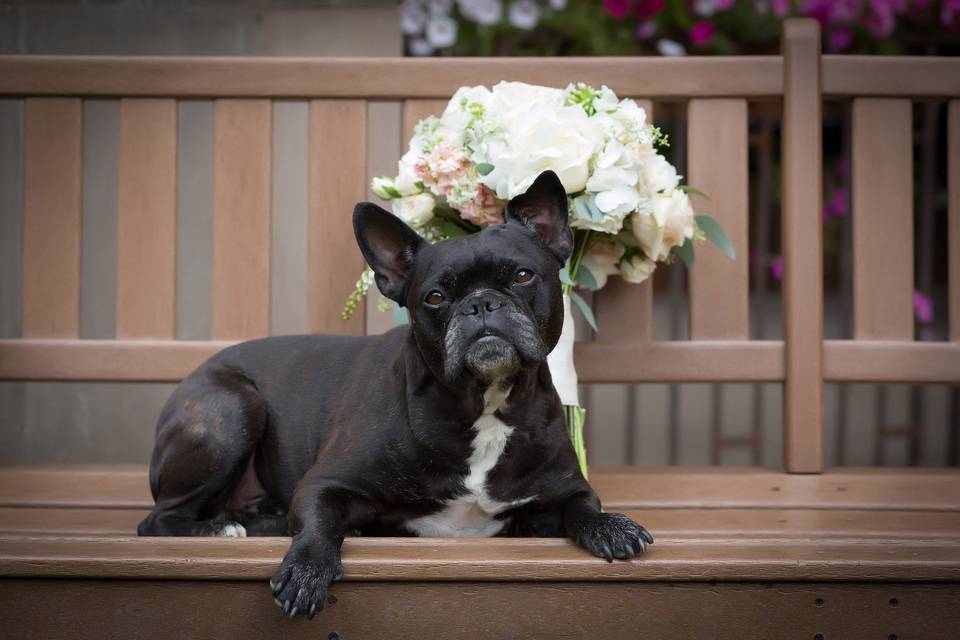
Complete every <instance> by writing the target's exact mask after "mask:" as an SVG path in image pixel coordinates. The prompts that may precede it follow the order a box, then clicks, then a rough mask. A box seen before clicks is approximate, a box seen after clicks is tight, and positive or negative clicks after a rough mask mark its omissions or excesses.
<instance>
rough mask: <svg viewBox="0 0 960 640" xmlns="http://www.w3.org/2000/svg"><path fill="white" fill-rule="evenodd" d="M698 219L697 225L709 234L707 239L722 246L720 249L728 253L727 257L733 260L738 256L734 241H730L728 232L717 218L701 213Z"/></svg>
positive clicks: (706, 234) (705, 233) (704, 232)
mask: <svg viewBox="0 0 960 640" xmlns="http://www.w3.org/2000/svg"><path fill="white" fill-rule="evenodd" d="M696 221H697V226H698V227H700V230H701V231H703V234H704V235H705V236H707V240H709V241H710V242H712V243H713V244H715V245H717V246H718V247H720V250H721V251H723V252H724V253H725V254H727V257H728V258H730V259H731V260H734V259H735V258H736V257H737V252H736V250H735V249H734V248H733V243H732V242H730V238H729V237H728V236H727V232H726V231H724V230H723V227H722V226H721V225H720V223H719V222H717V221H716V219H715V218H711V217H710V216H704V215H700V216H697V217H696Z"/></svg>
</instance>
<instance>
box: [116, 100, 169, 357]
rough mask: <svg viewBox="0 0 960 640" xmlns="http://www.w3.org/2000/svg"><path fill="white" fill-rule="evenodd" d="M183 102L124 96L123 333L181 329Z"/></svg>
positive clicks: (157, 334) (120, 187)
mask: <svg viewBox="0 0 960 640" xmlns="http://www.w3.org/2000/svg"><path fill="white" fill-rule="evenodd" d="M176 137H177V103H176V101H175V100H168V99H149V98H147V99H143V98H135V99H124V100H121V101H120V137H119V150H118V158H119V162H118V172H117V307H116V313H117V337H118V338H173V337H174V334H175V332H176V302H175V297H174V290H175V280H176V257H175V248H176V225H177V219H176V215H177V209H176V194H177V185H176V172H177V162H176V160H177V158H176Z"/></svg>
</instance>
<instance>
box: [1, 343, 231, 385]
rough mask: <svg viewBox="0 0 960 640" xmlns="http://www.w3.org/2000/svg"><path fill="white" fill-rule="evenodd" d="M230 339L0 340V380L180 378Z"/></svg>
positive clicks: (149, 380)
mask: <svg viewBox="0 0 960 640" xmlns="http://www.w3.org/2000/svg"><path fill="white" fill-rule="evenodd" d="M232 344H235V342H232V341H206V340H203V341H193V340H0V380H102V381H124V382H179V381H180V380H182V379H183V378H185V377H186V376H187V375H188V374H189V373H190V372H191V371H193V370H194V369H196V368H197V366H198V365H200V363H202V362H203V361H204V360H206V359H207V358H209V357H210V356H212V355H213V354H215V353H217V352H218V351H220V350H221V349H224V348H226V347H229V346H230V345H232Z"/></svg>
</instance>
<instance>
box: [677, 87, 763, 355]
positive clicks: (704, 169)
mask: <svg viewBox="0 0 960 640" xmlns="http://www.w3.org/2000/svg"><path fill="white" fill-rule="evenodd" d="M687 119H688V125H687V126H688V143H687V164H688V171H689V174H690V176H689V183H690V184H691V185H694V186H695V187H696V188H697V189H699V190H700V191H703V192H704V193H707V194H709V196H710V200H707V199H706V198H703V197H702V196H699V195H692V196H691V201H692V204H693V207H694V209H695V210H696V211H697V212H698V213H709V214H710V215H711V216H713V217H714V218H716V220H717V221H718V222H719V223H720V224H721V225H723V228H724V230H725V231H726V232H727V235H728V236H729V237H730V240H731V242H732V243H733V247H734V249H735V250H736V251H737V253H738V254H739V255H740V259H739V260H730V259H729V258H727V257H726V256H725V255H724V254H723V252H722V251H720V250H719V249H718V248H717V247H715V246H713V245H711V244H704V245H701V246H699V247H697V268H696V269H692V270H691V271H690V275H689V278H690V338H691V339H692V340H703V339H707V340H723V339H727V340H729V339H743V340H745V339H747V338H749V337H750V310H749V297H748V285H749V271H748V269H749V266H750V265H749V262H750V261H749V260H747V259H746V258H745V256H747V254H748V252H749V248H748V246H747V244H748V229H747V211H748V207H749V201H748V185H747V101H746V100H718V99H713V100H691V101H690V105H689V107H688V109H687Z"/></svg>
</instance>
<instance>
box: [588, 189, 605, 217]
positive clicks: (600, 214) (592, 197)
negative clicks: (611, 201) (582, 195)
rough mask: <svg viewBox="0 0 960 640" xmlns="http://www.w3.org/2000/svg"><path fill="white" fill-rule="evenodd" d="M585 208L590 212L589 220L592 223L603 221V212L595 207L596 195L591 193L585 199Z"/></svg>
mask: <svg viewBox="0 0 960 640" xmlns="http://www.w3.org/2000/svg"><path fill="white" fill-rule="evenodd" d="M587 208H588V209H589V210H590V219H591V220H593V221H594V222H602V221H603V211H600V208H599V207H597V194H595V193H591V194H590V196H589V197H588V198H587Z"/></svg>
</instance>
